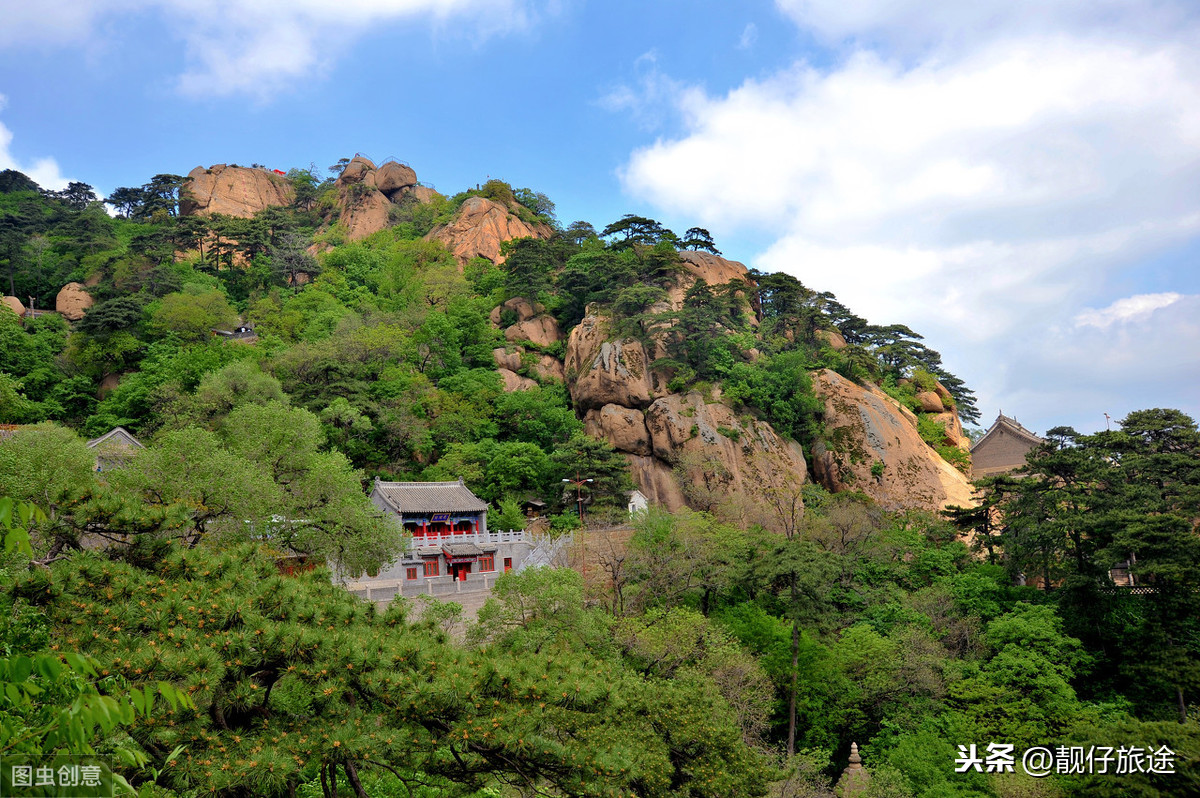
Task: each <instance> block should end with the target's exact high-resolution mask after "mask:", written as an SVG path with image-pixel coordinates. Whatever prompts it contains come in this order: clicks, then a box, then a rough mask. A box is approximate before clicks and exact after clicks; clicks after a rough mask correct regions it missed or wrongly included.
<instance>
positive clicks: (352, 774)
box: [345, 760, 371, 798]
mask: <svg viewBox="0 0 1200 798" xmlns="http://www.w3.org/2000/svg"><path fill="white" fill-rule="evenodd" d="M345 767H346V778H347V779H349V781H350V786H351V787H353V788H354V794H355V795H357V796H358V798H371V796H369V795H367V791H366V790H364V789H363V786H362V782H361V781H359V780H358V768H356V767H354V763H353V762H351V761H349V760H347V761H346V765H345Z"/></svg>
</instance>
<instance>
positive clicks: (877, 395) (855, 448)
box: [813, 369, 974, 510]
mask: <svg viewBox="0 0 1200 798" xmlns="http://www.w3.org/2000/svg"><path fill="white" fill-rule="evenodd" d="M813 388H814V389H815V390H816V393H817V395H818V396H820V397H821V399H822V400H823V401H824V403H825V427H826V430H827V432H828V436H829V442H828V443H827V444H824V445H818V446H817V447H815V448H814V450H813V472H814V477H815V478H816V479H817V480H818V481H820V482H821V484H823V485H824V486H825V487H826V488H828V489H829V490H831V491H843V490H860V491H862V492H864V493H866V494H867V495H869V496H871V497H872V498H873V499H875V500H876V501H877V502H878V503H879V504H880V505H881V506H883V507H884V508H886V509H892V510H896V509H925V510H938V509H940V508H943V507H946V506H948V505H951V504H957V505H961V506H967V505H971V504H973V503H974V500H973V498H972V495H973V490H972V488H971V485H970V483H969V482H968V481H967V478H966V477H965V476H964V475H963V474H962V473H961V472H959V471H958V470H957V469H955V468H954V467H953V466H952V465H950V464H949V463H947V462H946V461H945V460H943V459H942V458H941V457H940V456H939V455H938V454H937V452H935V451H934V450H933V449H932V448H930V447H929V446H928V445H927V444H926V443H925V442H924V441H923V440H921V436H920V435H918V434H917V429H916V424H915V418H913V416H912V414H911V413H907V414H906V413H905V412H904V411H903V410H902V408H900V406H899V405H898V403H896V402H895V400H893V399H892V398H891V397H889V396H887V395H886V394H884V393H883V392H882V391H879V390H874V389H870V388H865V387H863V386H861V385H859V384H857V383H855V382H852V381H850V380H848V379H846V378H845V377H843V376H841V375H840V374H838V373H836V372H834V371H831V370H829V369H823V370H821V371H818V372H815V373H814V374H813ZM877 463H879V464H882V465H876V464H877Z"/></svg>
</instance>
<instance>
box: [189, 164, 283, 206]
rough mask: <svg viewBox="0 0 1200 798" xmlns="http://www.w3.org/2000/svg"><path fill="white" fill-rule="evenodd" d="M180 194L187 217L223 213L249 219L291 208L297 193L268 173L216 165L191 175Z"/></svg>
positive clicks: (201, 168) (246, 168)
mask: <svg viewBox="0 0 1200 798" xmlns="http://www.w3.org/2000/svg"><path fill="white" fill-rule="evenodd" d="M179 194H180V198H179V212H180V213H181V214H182V215H184V216H211V215H212V214H214V213H221V214H224V215H226V216H237V217H240V218H243V219H248V218H250V217H251V216H254V214H256V213H258V212H259V211H261V210H263V209H264V208H271V207H276V206H282V205H290V204H291V203H292V199H293V197H294V196H295V191H294V190H293V189H292V184H291V183H289V182H288V181H287V180H285V179H284V178H282V177H280V176H279V175H277V174H274V173H272V172H268V171H266V170H265V169H251V168H248V167H244V166H226V165H225V164H216V165H215V166H210V167H209V168H207V169H205V168H204V167H203V166H197V167H196V168H195V169H193V170H192V171H190V172H188V179H187V182H186V183H184V185H183V188H182V190H181V191H180V192H179Z"/></svg>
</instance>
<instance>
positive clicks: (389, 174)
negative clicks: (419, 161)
mask: <svg viewBox="0 0 1200 798" xmlns="http://www.w3.org/2000/svg"><path fill="white" fill-rule="evenodd" d="M416 185H417V173H416V172H414V171H413V168H412V167H411V166H409V165H408V164H403V163H399V162H397V161H388V162H387V163H385V164H384V165H383V166H381V167H379V169H377V170H376V171H375V187H376V188H377V189H379V191H380V192H381V193H382V194H383V195H384V196H385V197H387V198H388V199H391V198H392V197H395V196H397V195H399V194H401V192H403V191H404V190H405V189H411V188H415V187H416Z"/></svg>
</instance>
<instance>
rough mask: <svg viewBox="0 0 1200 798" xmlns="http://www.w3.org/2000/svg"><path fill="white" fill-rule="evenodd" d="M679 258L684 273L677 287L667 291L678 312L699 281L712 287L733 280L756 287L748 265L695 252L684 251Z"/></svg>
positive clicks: (676, 283)
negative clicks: (688, 293) (689, 292)
mask: <svg viewBox="0 0 1200 798" xmlns="http://www.w3.org/2000/svg"><path fill="white" fill-rule="evenodd" d="M679 257H680V259H681V260H682V261H683V271H682V272H681V273H680V275H679V278H678V279H677V280H676V282H675V285H674V286H672V287H671V288H669V289H668V290H667V297H668V301H669V302H670V303H671V307H672V308H674V309H676V310H678V309H679V308H681V307H683V298H684V296H685V295H686V294H687V292H688V289H689V288H691V287H692V286H693V285H695V284H696V281H697V280H704V282H706V283H708V284H709V285H710V286H718V285H724V284H725V283H728V282H730V281H733V280H736V281H739V282H744V283H745V284H746V287H747V288H751V287H753V286H754V281H753V280H751V279H750V273H749V271H748V270H747V269H746V265H745V264H743V263H739V262H738V261H736V260H726V259H725V258H722V257H721V256H720V255H714V254H712V253H711V252H698V251H693V250H684V251H682V252H680V253H679Z"/></svg>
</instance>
